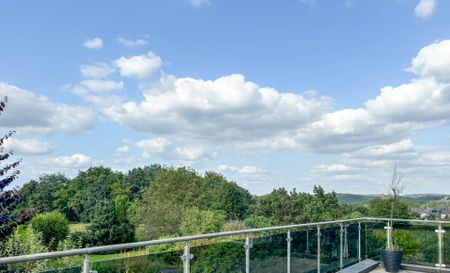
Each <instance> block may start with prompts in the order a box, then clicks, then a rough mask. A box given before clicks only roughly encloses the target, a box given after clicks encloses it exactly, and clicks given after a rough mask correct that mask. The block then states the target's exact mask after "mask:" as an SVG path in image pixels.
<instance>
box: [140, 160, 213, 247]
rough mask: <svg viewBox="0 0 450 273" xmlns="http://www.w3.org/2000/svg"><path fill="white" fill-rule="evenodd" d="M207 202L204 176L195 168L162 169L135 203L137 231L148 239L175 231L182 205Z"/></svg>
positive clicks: (201, 206) (202, 204)
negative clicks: (140, 198) (194, 169)
mask: <svg viewBox="0 0 450 273" xmlns="http://www.w3.org/2000/svg"><path fill="white" fill-rule="evenodd" d="M209 202H210V200H208V188H207V185H206V183H205V180H204V179H203V177H201V176H199V175H198V174H197V173H196V172H195V171H193V170H191V169H188V168H184V167H182V168H178V169H173V168H169V169H165V170H162V171H160V172H158V174H157V176H156V178H155V181H154V182H153V183H152V184H151V185H150V186H149V187H148V188H147V189H145V190H144V192H143V195H142V200H139V201H138V203H137V205H136V213H135V217H134V222H135V224H136V227H137V235H138V237H139V239H143V240H148V239H155V238H158V237H160V236H163V235H165V234H177V233H179V228H180V224H181V219H182V218H183V213H184V211H185V209H186V208H190V207H197V208H199V209H200V210H206V209H208V208H207V205H208V203H209Z"/></svg>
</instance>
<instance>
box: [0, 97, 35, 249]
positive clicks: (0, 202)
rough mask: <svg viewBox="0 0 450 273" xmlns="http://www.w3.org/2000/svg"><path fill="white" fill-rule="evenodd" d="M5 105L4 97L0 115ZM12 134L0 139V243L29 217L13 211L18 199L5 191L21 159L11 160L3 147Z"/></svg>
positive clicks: (9, 191)
mask: <svg viewBox="0 0 450 273" xmlns="http://www.w3.org/2000/svg"><path fill="white" fill-rule="evenodd" d="M7 103H8V97H4V98H3V99H2V100H1V101H0V115H1V114H2V113H3V111H4V110H5V107H6V104H7ZM14 133H15V132H14V131H10V132H9V133H7V134H5V135H4V136H3V137H1V138H0V242H1V241H3V240H4V239H5V238H6V237H8V236H9V235H10V234H11V232H12V230H13V228H14V227H15V226H17V225H18V224H20V223H22V222H24V221H26V220H27V219H29V217H30V216H28V215H27V214H26V213H17V212H15V211H14V209H15V208H16V206H17V205H18V203H19V201H20V200H19V199H20V198H19V195H18V194H17V191H16V190H15V189H7V187H8V186H9V185H10V184H11V183H12V182H13V181H14V180H16V179H17V177H18V176H19V174H20V171H19V170H18V169H17V167H18V166H19V164H20V162H21V159H17V160H12V157H13V151H12V150H6V147H5V144H6V142H7V141H8V140H9V139H10V138H11V137H12V136H13V134H14Z"/></svg>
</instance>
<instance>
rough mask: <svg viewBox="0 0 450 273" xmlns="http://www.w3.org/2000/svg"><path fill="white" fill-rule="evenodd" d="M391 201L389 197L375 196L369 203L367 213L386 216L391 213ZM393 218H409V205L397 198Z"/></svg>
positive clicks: (373, 215)
mask: <svg viewBox="0 0 450 273" xmlns="http://www.w3.org/2000/svg"><path fill="white" fill-rule="evenodd" d="M391 204H392V201H391V199H389V198H386V197H384V198H376V199H373V200H371V201H370V203H369V215H370V216H371V217H383V218H388V217H390V214H391ZM395 208H396V209H395V210H394V213H393V216H394V218H400V219H408V218H411V215H410V213H409V206H408V204H407V203H405V202H402V201H400V200H397V201H396V203H395Z"/></svg>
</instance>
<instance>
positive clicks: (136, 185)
mask: <svg viewBox="0 0 450 273" xmlns="http://www.w3.org/2000/svg"><path fill="white" fill-rule="evenodd" d="M162 169H163V168H162V167H161V166H160V165H157V164H152V165H150V166H144V167H139V168H134V169H132V170H130V171H128V172H127V174H126V175H124V176H123V180H122V183H123V187H125V188H129V189H130V193H131V198H132V199H137V198H141V196H142V190H143V189H145V188H146V187H147V186H148V185H149V184H150V183H151V182H152V181H153V180H155V177H156V174H157V173H158V172H159V171H160V170H162Z"/></svg>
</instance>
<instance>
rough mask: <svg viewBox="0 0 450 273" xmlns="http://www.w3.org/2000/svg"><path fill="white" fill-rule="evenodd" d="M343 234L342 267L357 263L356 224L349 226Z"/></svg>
mask: <svg viewBox="0 0 450 273" xmlns="http://www.w3.org/2000/svg"><path fill="white" fill-rule="evenodd" d="M346 233H347V236H345V233H344V254H345V255H344V267H345V266H349V265H352V264H355V263H357V262H358V224H357V223H354V224H349V225H347V229H346ZM345 237H347V238H345Z"/></svg>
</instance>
